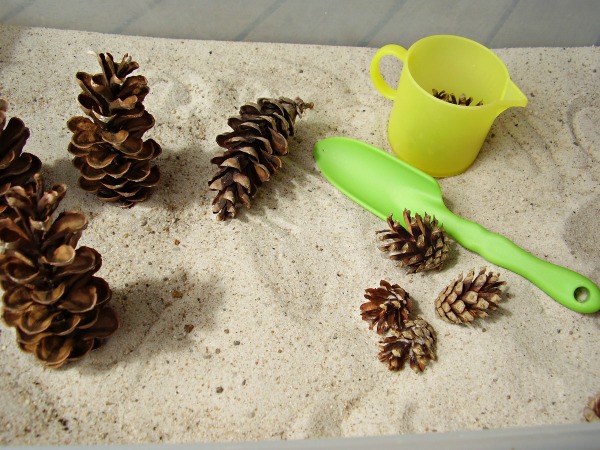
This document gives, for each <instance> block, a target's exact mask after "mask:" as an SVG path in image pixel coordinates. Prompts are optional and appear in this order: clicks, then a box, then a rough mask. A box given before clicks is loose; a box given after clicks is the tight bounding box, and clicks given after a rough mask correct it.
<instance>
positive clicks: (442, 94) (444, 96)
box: [431, 89, 483, 106]
mask: <svg viewBox="0 0 600 450" xmlns="http://www.w3.org/2000/svg"><path fill="white" fill-rule="evenodd" d="M431 91H432V93H433V96H434V97H435V98H439V99H440V100H444V101H445V102H448V103H452V104H454V105H460V106H469V105H471V103H472V102H473V97H469V98H467V96H466V95H465V94H460V96H459V97H458V99H457V98H456V95H454V94H449V93H448V92H446V91H439V92H438V91H437V90H436V89H432V90H431ZM481 105H483V100H480V101H479V102H478V103H477V104H476V105H475V106H481Z"/></svg>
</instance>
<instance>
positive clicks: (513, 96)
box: [498, 79, 528, 111]
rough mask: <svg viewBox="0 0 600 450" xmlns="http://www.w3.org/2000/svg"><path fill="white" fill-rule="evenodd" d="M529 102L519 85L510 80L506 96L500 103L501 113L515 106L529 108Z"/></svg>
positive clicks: (505, 92)
mask: <svg viewBox="0 0 600 450" xmlns="http://www.w3.org/2000/svg"><path fill="white" fill-rule="evenodd" d="M527 102H528V100H527V97H525V94H523V92H521V90H520V89H519V88H518V87H517V85H516V84H515V83H513V82H512V80H510V79H509V80H508V81H507V83H506V88H505V90H504V95H503V96H502V98H501V99H500V100H499V101H498V106H499V107H500V109H501V111H504V110H505V109H508V108H512V107H513V106H520V107H522V108H524V107H525V106H527Z"/></svg>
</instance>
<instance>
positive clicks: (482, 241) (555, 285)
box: [438, 213, 600, 313]
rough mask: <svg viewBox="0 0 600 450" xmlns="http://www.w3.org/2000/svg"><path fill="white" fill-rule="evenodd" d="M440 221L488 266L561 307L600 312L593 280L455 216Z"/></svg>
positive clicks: (448, 215)
mask: <svg viewBox="0 0 600 450" xmlns="http://www.w3.org/2000/svg"><path fill="white" fill-rule="evenodd" d="M443 216H444V217H443V218H442V217H439V216H438V219H439V220H440V221H441V222H442V223H443V224H444V228H445V229H446V231H447V233H448V234H449V235H450V236H452V237H453V238H454V239H456V241H457V242H458V243H459V244H461V245H462V246H463V247H465V248H467V249H469V250H471V251H474V252H476V253H478V254H480V255H481V256H483V257H484V258H485V259H487V260H488V261H489V262H491V263H493V264H496V265H498V266H501V267H504V268H505V269H508V270H510V271H512V272H514V273H516V274H519V275H521V276H522V277H524V278H526V279H528V280H529V281H531V282H532V283H533V284H535V285H536V286H537V287H539V288H540V289H541V290H542V291H544V292H545V293H546V294H548V295H549V296H550V297H552V298H553V299H554V300H556V301H557V302H559V303H560V304H561V305H563V306H566V307H567V308H569V309H571V310H573V311H577V312H580V313H595V312H597V311H600V288H598V286H596V285H595V284H594V283H593V282H592V281H591V280H590V279H588V278H586V277H584V276H583V275H581V274H579V273H577V272H574V271H572V270H570V269H567V268H565V267H561V266H557V265H556V264H552V263H550V262H548V261H544V260H542V259H539V258H537V257H536V256H533V255H532V254H531V253H528V252H527V251H525V250H523V249H522V248H521V247H519V246H518V245H516V244H515V243H514V242H512V241H510V240H509V239H507V238H505V237H504V236H501V235H499V234H496V233H492V232H491V231H488V230H486V229H485V228H483V227H482V226H481V225H479V224H476V223H474V222H470V221H468V220H465V219H462V218H460V217H458V216H456V215H455V214H453V213H449V214H444V215H443Z"/></svg>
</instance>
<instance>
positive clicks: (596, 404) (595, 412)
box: [583, 394, 600, 422]
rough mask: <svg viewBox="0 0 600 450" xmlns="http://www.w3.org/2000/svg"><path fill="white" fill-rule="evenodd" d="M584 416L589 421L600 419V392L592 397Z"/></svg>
mask: <svg viewBox="0 0 600 450" xmlns="http://www.w3.org/2000/svg"><path fill="white" fill-rule="evenodd" d="M583 416H584V417H585V420H587V421H588V422H598V421H600V394H598V395H597V396H596V398H592V399H590V402H589V403H588V405H587V406H586V407H585V408H584V409H583Z"/></svg>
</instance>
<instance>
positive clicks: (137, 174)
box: [67, 53, 162, 208]
mask: <svg viewBox="0 0 600 450" xmlns="http://www.w3.org/2000/svg"><path fill="white" fill-rule="evenodd" d="M98 60H99V62H100V66H101V68H102V73H98V74H95V75H91V74H89V73H85V72H78V73H77V75H76V78H77V82H78V83H79V85H80V86H81V89H82V90H83V92H82V93H81V94H79V97H78V100H79V105H80V107H81V109H82V110H83V112H84V113H85V114H86V115H87V116H88V117H89V118H86V117H83V116H77V117H72V118H71V119H70V120H69V121H68V122H67V126H68V127H69V130H71V131H72V132H73V136H72V138H71V143H70V144H69V148H68V150H69V153H71V154H72V155H74V156H75V158H74V159H73V164H74V165H75V167H77V168H78V169H79V171H80V172H81V177H80V178H79V186H81V188H83V189H84V190H86V191H89V192H95V193H96V194H97V195H98V197H99V198H100V199H102V200H104V201H107V202H117V203H118V204H119V205H120V206H122V207H126V208H128V207H131V206H133V205H135V204H136V203H138V202H142V201H144V200H145V199H146V198H147V197H148V196H149V195H150V192H151V190H152V188H154V187H155V186H156V185H157V184H158V182H159V180H160V170H159V168H158V166H155V165H153V163H152V161H153V160H154V159H155V158H156V157H158V155H160V154H161V152H162V149H161V147H160V145H159V144H158V143H156V142H155V141H154V140H153V139H148V140H146V141H144V140H143V139H142V135H143V134H144V133H145V132H146V131H148V130H149V129H150V128H152V127H153V126H154V117H152V115H151V114H150V113H149V112H148V111H146V109H145V107H144V105H143V104H142V102H143V100H144V98H145V97H146V95H147V94H148V92H149V88H148V80H146V78H145V77H143V76H141V75H137V76H128V75H129V74H130V73H131V72H133V71H134V70H136V69H137V68H138V67H139V65H138V63H137V62H135V61H132V59H131V57H130V56H129V55H127V54H125V56H123V59H122V60H121V62H120V63H115V61H114V60H113V57H112V55H111V54H110V53H100V54H99V55H98Z"/></svg>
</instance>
